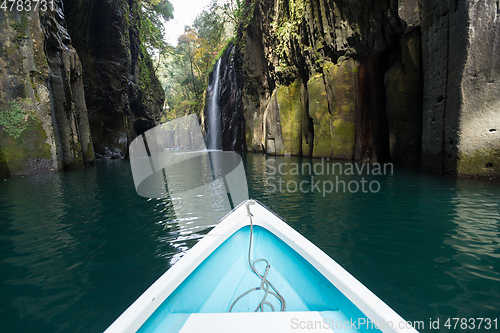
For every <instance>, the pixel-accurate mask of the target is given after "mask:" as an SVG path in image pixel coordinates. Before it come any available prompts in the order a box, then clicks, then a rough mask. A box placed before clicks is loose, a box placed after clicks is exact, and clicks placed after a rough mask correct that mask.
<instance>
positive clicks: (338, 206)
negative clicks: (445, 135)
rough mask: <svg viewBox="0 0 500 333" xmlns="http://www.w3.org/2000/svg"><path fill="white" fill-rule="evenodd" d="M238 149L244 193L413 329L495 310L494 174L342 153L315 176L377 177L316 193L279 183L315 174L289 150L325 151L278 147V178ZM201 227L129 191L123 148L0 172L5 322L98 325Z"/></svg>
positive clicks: (37, 326)
mask: <svg viewBox="0 0 500 333" xmlns="http://www.w3.org/2000/svg"><path fill="white" fill-rule="evenodd" d="M269 158H270V157H267V159H269ZM243 159H244V162H245V165H246V171H247V178H248V185H249V192H250V196H251V197H252V198H254V199H258V200H260V201H261V202H262V203H264V204H265V205H267V206H268V207H270V208H271V209H272V210H273V211H275V212H276V213H277V214H279V215H281V216H282V217H284V218H285V219H286V220H287V222H288V223H289V224H290V225H291V226H292V227H293V228H295V229H296V230H297V231H299V232H300V233H302V234H303V235H304V236H305V237H307V238H308V239H309V240H311V241H312V242H313V243H315V244H316V245H317V246H319V247H320V248H321V249H323V250H324V251H325V252H326V253H327V254H328V255H330V256H331V257H332V258H334V259H335V260H336V261H337V262H339V264H341V265H342V266H344V268H346V269H347V270H348V271H349V272H350V273H351V274H353V275H354V276H355V277H356V278H357V279H359V280H360V281H361V282H362V283H363V284H365V285H366V286H367V287H368V288H369V289H371V290H372V291H373V292H374V293H375V294H376V295H378V296H379V297H380V298H381V299H382V300H384V301H385V302H386V303H387V304H388V305H389V306H391V307H392V308H394V309H395V310H396V311H397V312H398V313H399V314H401V315H402V316H403V318H405V319H407V320H410V321H423V322H424V328H423V329H420V331H423V332H431V331H433V330H430V329H429V319H430V318H432V319H433V320H435V319H437V318H441V321H443V320H446V319H447V318H450V317H461V318H463V317H467V318H469V317H492V318H495V316H498V313H500V301H499V300H500V244H499V239H500V235H499V234H500V207H499V206H498V204H499V200H498V198H499V197H500V187H499V186H498V184H492V183H489V182H487V181H485V182H483V181H474V180H461V179H458V180H456V179H453V178H448V177H441V176H437V175H435V174H431V173H426V172H422V171H419V170H412V169H400V168H394V172H393V174H386V175H373V174H367V173H366V170H365V174H363V175H362V176H358V175H357V174H354V175H349V174H347V175H346V174H345V173H346V172H345V170H346V169H345V167H346V165H345V163H344V164H343V171H344V172H343V174H342V175H331V174H330V175H326V174H323V175H320V174H314V176H315V181H316V182H317V181H319V182H322V183H325V184H328V183H327V182H328V181H332V182H336V181H337V179H336V178H335V177H336V176H339V178H338V180H339V181H344V182H345V183H346V185H347V184H349V183H350V182H352V181H355V182H360V181H361V178H363V177H364V179H365V180H366V181H367V182H368V183H370V182H373V181H377V182H378V183H379V184H380V190H379V191H377V193H372V192H369V193H362V191H358V192H356V193H351V192H350V191H349V190H347V191H338V192H337V191H332V192H331V193H325V195H324V196H323V193H320V192H318V191H315V192H314V193H302V192H300V191H295V192H293V191H287V190H286V185H288V186H289V188H290V189H293V187H294V184H300V182H302V181H310V177H311V175H309V174H300V173H299V174H295V172H292V169H293V168H294V165H292V163H297V165H300V166H301V165H303V164H308V163H309V164H314V163H317V162H319V161H321V160H312V159H308V158H299V157H276V158H275V162H273V163H274V164H272V165H273V166H274V167H277V166H278V165H279V164H284V165H283V167H282V173H283V174H282V175H280V174H278V173H276V174H275V175H274V177H275V178H274V180H273V179H270V175H269V172H270V171H271V170H270V168H269V167H268V166H267V167H266V164H265V160H266V157H265V156H263V155H258V154H247V155H243ZM273 159H274V157H273ZM267 164H268V165H269V162H267ZM278 176H279V177H281V181H283V184H282V185H284V186H285V187H284V189H285V191H283V193H281V192H280V191H279V188H278V187H276V186H278V185H279V184H278V183H277V181H278V178H277V177H278ZM266 179H267V180H266ZM304 184H305V183H304ZM273 185H274V186H275V187H276V190H275V191H273ZM304 189H305V187H304ZM340 189H341V188H340ZM292 192H293V193H292ZM200 215H202V213H200ZM208 230H209V229H206V230H204V231H202V232H195V233H191V234H183V233H181V232H180V230H179V228H178V226H177V225H176V222H175V217H174V213H173V206H172V204H171V202H170V201H169V200H167V199H158V200H157V199H145V198H142V197H140V196H138V195H137V193H136V191H135V188H134V184H133V180H132V176H131V172H130V165H129V162H128V161H108V162H102V163H98V165H97V166H96V167H95V168H87V169H84V170H75V171H68V172H64V173H60V174H48V175H34V176H29V177H28V176H27V177H24V178H21V177H13V178H12V179H10V180H7V181H2V182H1V183H0V295H1V297H0V323H1V331H2V332H68V331H71V332H101V331H103V330H104V329H105V328H106V327H107V326H108V325H110V324H111V323H112V322H113V320H114V319H116V318H117V317H118V316H119V315H120V314H121V313H122V312H123V311H124V310H125V309H126V308H127V307H128V306H129V305H130V304H131V303H132V302H133V301H134V300H135V299H136V298H137V297H138V296H139V295H140V294H141V293H142V292H143V291H144V290H145V289H147V288H148V287H149V286H150V285H151V283H153V282H154V281H155V280H156V279H157V278H158V277H159V276H160V275H161V274H162V273H163V272H164V271H165V270H167V269H168V268H169V267H170V266H171V265H172V264H173V263H174V262H176V261H177V260H178V259H179V258H180V257H181V256H182V254H183V252H185V251H186V250H187V249H189V248H191V247H192V246H193V245H194V244H195V243H196V242H197V241H198V240H199V239H200V238H201V237H202V236H203V235H204V234H206V233H207V232H208ZM441 328H443V325H441ZM434 331H435V330H434ZM479 331H481V330H475V332H479Z"/></svg>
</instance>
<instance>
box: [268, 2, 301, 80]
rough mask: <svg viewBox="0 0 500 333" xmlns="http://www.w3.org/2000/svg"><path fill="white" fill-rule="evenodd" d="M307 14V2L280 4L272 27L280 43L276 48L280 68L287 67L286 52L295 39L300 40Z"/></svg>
mask: <svg viewBox="0 0 500 333" xmlns="http://www.w3.org/2000/svg"><path fill="white" fill-rule="evenodd" d="M305 13H306V2H305V0H290V1H285V2H280V4H279V7H278V11H277V13H276V17H275V20H274V22H273V23H272V25H271V28H272V31H273V32H274V33H275V34H276V41H277V42H278V45H277V47H276V48H275V52H276V54H277V55H278V61H279V65H278V67H281V68H285V67H286V50H288V49H289V48H290V42H291V41H292V40H293V39H300V36H299V26H300V24H301V23H302V21H303V19H304V17H305ZM278 70H279V68H278Z"/></svg>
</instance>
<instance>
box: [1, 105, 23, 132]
mask: <svg viewBox="0 0 500 333" xmlns="http://www.w3.org/2000/svg"><path fill="white" fill-rule="evenodd" d="M9 104H10V109H8V110H2V112H0V126H2V127H3V129H4V130H5V131H6V132H7V133H8V134H9V135H10V136H11V137H13V138H14V139H16V140H17V139H18V138H19V136H21V134H22V133H23V132H24V131H25V130H26V121H27V120H28V114H26V112H24V111H23V109H22V108H21V106H20V105H19V103H18V102H16V101H10V102H9Z"/></svg>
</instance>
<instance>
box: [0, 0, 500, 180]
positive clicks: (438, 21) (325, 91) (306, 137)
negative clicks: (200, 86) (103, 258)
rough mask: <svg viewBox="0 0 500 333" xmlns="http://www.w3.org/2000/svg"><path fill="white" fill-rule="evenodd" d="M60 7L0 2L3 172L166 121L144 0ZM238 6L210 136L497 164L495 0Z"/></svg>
mask: <svg viewBox="0 0 500 333" xmlns="http://www.w3.org/2000/svg"><path fill="white" fill-rule="evenodd" d="M54 3H55V4H56V10H54V11H45V12H42V11H38V12H28V13H26V12H25V13H21V12H15V11H13V12H7V11H0V32H2V34H1V37H0V49H1V51H0V52H1V53H0V109H1V110H2V113H1V115H2V117H1V118H0V175H2V176H8V175H22V174H29V173H38V172H47V171H54V170H62V169H71V168H77V167H82V166H85V165H90V164H92V163H93V162H94V160H95V159H96V158H99V157H105V158H123V157H126V155H127V148H128V145H129V144H130V142H131V141H132V140H133V139H134V138H135V137H136V136H137V135H139V134H141V133H143V132H144V131H146V130H147V129H149V128H152V127H154V126H155V125H157V124H158V123H159V122H160V117H161V112H162V109H163V102H164V98H165V97H164V92H163V89H162V87H161V84H160V82H159V81H158V79H157V77H156V76H155V68H154V67H153V64H152V62H151V60H150V58H149V56H148V55H147V54H146V51H145V48H144V46H143V45H142V42H141V39H140V36H139V29H140V27H139V22H138V15H139V14H138V5H137V2H136V1H133V0H106V1H98V0H91V1H84V0H78V1H70V0H56V1H55V2H54ZM244 8H245V10H244V18H243V20H242V21H241V22H240V25H239V26H238V27H237V36H236V38H235V40H234V42H232V43H231V44H230V45H229V46H228V47H227V48H226V50H225V52H224V53H223V54H222V55H221V57H220V60H219V61H218V62H217V63H218V64H219V65H220V69H219V70H218V71H215V70H214V71H213V72H212V74H211V76H210V83H209V89H208V92H207V94H206V96H207V97H206V101H207V104H208V101H209V99H210V98H209V96H214V94H213V90H214V87H213V86H214V83H215V81H218V87H217V90H218V92H219V94H218V95H219V97H218V100H217V101H216V102H217V104H218V109H219V112H220V115H219V117H220V121H219V120H218V124H219V125H220V128H221V140H220V141H221V142H220V146H219V144H218V143H217V144H216V146H217V148H222V149H223V150H236V151H250V152H261V153H267V154H271V155H299V156H308V157H318V158H319V157H324V158H331V159H344V160H355V161H372V162H374V161H380V162H389V161H390V162H392V163H394V164H398V165H406V166H413V167H420V168H424V169H430V170H433V171H437V172H439V173H445V174H454V175H464V176H480V177H498V176H499V175H500V138H499V135H500V134H499V132H498V128H499V127H500V111H499V108H500V102H499V100H498V97H497V96H500V82H499V75H500V74H499V72H500V67H499V64H498V58H499V53H498V51H499V43H498V38H499V33H500V23H499V22H500V18H499V13H500V9H499V8H500V5H499V3H498V1H487V0H481V1H462V0H447V1H438V0H376V1H363V0H350V1H347V0H335V1H326V0H311V1H305V0H287V1H269V0H266V1H256V0H247V1H246V2H245V7H244ZM215 72H217V73H218V75H215V74H214V73H215ZM215 76H217V78H215ZM206 110H208V106H207V108H206ZM193 112H194V110H193ZM207 112H208V111H205V113H206V114H205V115H203V116H201V117H200V118H202V120H205V121H206V120H207V119H208V117H207ZM205 127H206V129H207V133H209V132H210V130H209V128H208V127H209V126H208V124H207V123H205Z"/></svg>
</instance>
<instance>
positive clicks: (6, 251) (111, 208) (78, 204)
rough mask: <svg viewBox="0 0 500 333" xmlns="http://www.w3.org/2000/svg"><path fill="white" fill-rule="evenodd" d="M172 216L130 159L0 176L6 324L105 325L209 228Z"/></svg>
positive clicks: (21, 327)
mask: <svg viewBox="0 0 500 333" xmlns="http://www.w3.org/2000/svg"><path fill="white" fill-rule="evenodd" d="M170 219H171V207H169V204H168V203H165V202H164V201H161V200H154V199H153V200H147V199H145V198H141V197H139V196H137V194H136V192H135V188H134V185H133V181H132V177H131V174H130V166H129V164H128V163H127V162H126V161H108V162H105V163H99V164H98V166H97V167H96V168H87V169H84V170H75V171H68V172H64V173H60V174H45V175H33V176H26V177H23V178H21V177H13V178H12V179H10V180H7V181H5V182H3V183H2V184H0V282H1V284H0V294H1V295H2V297H1V298H0V304H1V305H0V309H1V310H0V322H1V323H2V324H1V326H2V329H1V330H2V332H56V331H60V332H68V331H71V332H99V331H103V330H104V329H105V328H106V327H107V326H108V325H109V324H111V322H112V321H113V320H114V319H116V317H118V316H119V315H120V314H121V312H122V311H123V310H124V308H126V307H127V306H128V305H130V304H131V303H132V302H133V301H134V300H135V299H136V298H137V297H138V296H139V295H140V294H141V293H142V292H143V291H144V290H145V289H146V288H147V287H149V285H150V284H151V283H152V282H154V280H155V279H157V278H158V277H159V276H160V275H161V274H162V273H163V272H164V271H165V270H167V269H168V268H169V267H170V264H171V263H172V262H174V261H175V260H177V259H176V257H178V256H179V252H182V251H186V250H187V249H188V248H190V247H192V246H193V245H194V243H195V242H196V239H198V238H200V237H201V235H197V236H196V235H194V236H193V235H192V236H191V237H185V238H184V239H179V238H177V237H176V230H175V227H172V228H169V229H168V230H166V229H165V224H166V223H167V222H168V221H169V220H170Z"/></svg>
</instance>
